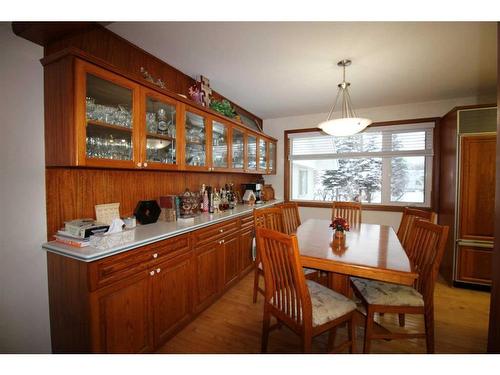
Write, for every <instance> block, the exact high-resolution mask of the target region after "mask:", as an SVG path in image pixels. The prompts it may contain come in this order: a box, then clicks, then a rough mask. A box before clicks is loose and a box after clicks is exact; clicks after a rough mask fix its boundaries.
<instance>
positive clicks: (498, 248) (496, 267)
mask: <svg viewBox="0 0 500 375" xmlns="http://www.w3.org/2000/svg"><path fill="white" fill-rule="evenodd" d="M497 44H498V48H497V54H498V55H497V64H498V73H499V74H500V22H499V23H497ZM497 85H498V92H499V93H500V75H497ZM497 102H498V103H497V104H498V107H497V108H500V96H497ZM499 137H500V115H499V112H498V110H497V139H500V138H499ZM496 150H497V152H496V163H495V164H496V172H495V174H496V179H495V247H494V248H493V261H492V272H491V276H492V287H491V302H490V326H489V331H488V352H489V353H500V142H497V148H496Z"/></svg>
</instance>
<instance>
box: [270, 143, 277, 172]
mask: <svg viewBox="0 0 500 375" xmlns="http://www.w3.org/2000/svg"><path fill="white" fill-rule="evenodd" d="M275 160H276V143H274V142H269V172H274V161H275Z"/></svg>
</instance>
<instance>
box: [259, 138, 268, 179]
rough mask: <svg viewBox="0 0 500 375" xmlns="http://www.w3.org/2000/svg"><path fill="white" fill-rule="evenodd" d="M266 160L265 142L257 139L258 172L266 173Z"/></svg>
mask: <svg viewBox="0 0 500 375" xmlns="http://www.w3.org/2000/svg"><path fill="white" fill-rule="evenodd" d="M267 159H268V157H267V141H266V140H265V139H263V138H261V137H259V163H258V169H259V172H261V173H267Z"/></svg>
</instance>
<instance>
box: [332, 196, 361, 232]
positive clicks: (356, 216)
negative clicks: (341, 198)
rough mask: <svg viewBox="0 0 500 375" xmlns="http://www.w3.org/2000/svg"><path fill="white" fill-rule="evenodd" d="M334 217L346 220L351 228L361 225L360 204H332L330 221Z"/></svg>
mask: <svg viewBox="0 0 500 375" xmlns="http://www.w3.org/2000/svg"><path fill="white" fill-rule="evenodd" d="M336 217H341V218H344V219H346V220H347V222H348V223H349V225H350V226H351V227H353V226H357V225H359V224H361V203H359V202H333V205H332V221H333V220H334V219H335V218H336Z"/></svg>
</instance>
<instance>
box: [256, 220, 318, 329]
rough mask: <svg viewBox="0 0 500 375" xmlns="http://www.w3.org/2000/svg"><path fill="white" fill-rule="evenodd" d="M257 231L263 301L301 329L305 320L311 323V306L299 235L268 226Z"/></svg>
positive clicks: (308, 323) (293, 325)
mask: <svg viewBox="0 0 500 375" xmlns="http://www.w3.org/2000/svg"><path fill="white" fill-rule="evenodd" d="M256 232H257V243H258V244H259V248H260V251H261V258H262V266H263V270H264V280H265V301H264V303H265V304H266V305H267V306H266V307H267V308H270V309H272V310H273V314H275V315H276V316H277V317H278V319H280V320H282V321H283V322H284V323H285V324H287V325H288V326H289V327H290V328H292V329H294V330H295V331H300V329H301V327H303V326H304V324H306V325H311V324H312V307H311V297H310V295H309V290H308V288H307V285H306V279H305V276H304V272H303V271H302V266H301V263H300V258H299V249H298V242H297V237H296V236H295V235H291V236H289V235H286V234H283V233H279V232H277V231H273V230H269V229H265V228H257V229H256Z"/></svg>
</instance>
